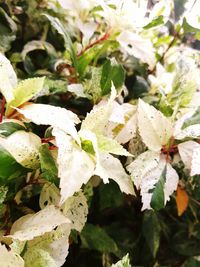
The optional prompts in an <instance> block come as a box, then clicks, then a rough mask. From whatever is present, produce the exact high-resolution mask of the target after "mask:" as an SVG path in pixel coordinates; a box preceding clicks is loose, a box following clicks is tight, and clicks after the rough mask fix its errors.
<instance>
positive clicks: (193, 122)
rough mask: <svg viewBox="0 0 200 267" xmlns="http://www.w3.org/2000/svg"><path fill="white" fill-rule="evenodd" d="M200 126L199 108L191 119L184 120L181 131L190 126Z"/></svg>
mask: <svg viewBox="0 0 200 267" xmlns="http://www.w3.org/2000/svg"><path fill="white" fill-rule="evenodd" d="M196 124H200V107H198V108H197V109H196V110H195V111H194V112H193V115H192V116H191V117H189V118H188V119H186V120H185V121H184V123H183V125H182V127H181V128H182V129H185V128H187V127H189V126H191V125H196Z"/></svg>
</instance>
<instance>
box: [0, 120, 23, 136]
mask: <svg viewBox="0 0 200 267" xmlns="http://www.w3.org/2000/svg"><path fill="white" fill-rule="evenodd" d="M23 130H24V131H25V130H26V128H25V125H24V124H23V123H22V122H21V121H18V120H4V121H3V122H2V123H0V136H4V137H8V136H9V135H11V134H13V133H14V132H17V131H23Z"/></svg>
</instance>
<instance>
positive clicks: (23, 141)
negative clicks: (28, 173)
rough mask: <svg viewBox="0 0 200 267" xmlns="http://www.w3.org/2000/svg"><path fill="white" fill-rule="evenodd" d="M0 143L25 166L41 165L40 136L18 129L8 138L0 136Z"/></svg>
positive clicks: (32, 167) (35, 167) (35, 166)
mask: <svg viewBox="0 0 200 267" xmlns="http://www.w3.org/2000/svg"><path fill="white" fill-rule="evenodd" d="M0 144H1V145H2V146H3V147H4V148H5V149H6V150H7V151H8V152H9V153H10V154H11V155H12V156H13V158H15V160H16V161H17V162H18V163H19V164H21V165H22V166H23V167H25V168H31V169H37V168H38V167H39V147H40V146H41V140H40V138H39V137H38V136H37V135H35V134H33V133H28V132H25V131H17V132H14V133H13V134H11V135H9V136H8V137H7V138H0Z"/></svg>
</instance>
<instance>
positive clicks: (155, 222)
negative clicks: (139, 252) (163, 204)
mask: <svg viewBox="0 0 200 267" xmlns="http://www.w3.org/2000/svg"><path fill="white" fill-rule="evenodd" d="M160 232H161V227H160V222H159V218H158V216H157V214H156V213H155V212H154V211H145V213H144V217H143V223H142V233H143V236H144V237H145V240H146V242H147V244H148V246H149V249H150V250H151V252H152V255H153V257H154V258H155V257H156V254H157V251H158V248H159V245H160Z"/></svg>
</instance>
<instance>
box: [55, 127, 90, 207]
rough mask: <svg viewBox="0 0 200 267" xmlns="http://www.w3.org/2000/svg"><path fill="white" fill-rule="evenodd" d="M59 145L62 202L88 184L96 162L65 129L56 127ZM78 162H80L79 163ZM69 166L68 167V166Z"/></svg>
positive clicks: (58, 161)
mask: <svg viewBox="0 0 200 267" xmlns="http://www.w3.org/2000/svg"><path fill="white" fill-rule="evenodd" d="M53 135H54V136H55V137H56V144H57V146H58V158H57V163H58V176H59V177H60V188H61V200H60V204H63V203H64V201H65V200H66V199H67V198H68V197H71V196H73V194H74V193H75V192H78V191H79V190H80V188H81V186H82V185H83V184H86V183H87V182H88V181H89V179H90V178H91V176H92V175H93V172H94V167H95V166H94V162H93V160H92V159H91V158H90V157H89V155H88V154H87V153H86V152H85V151H84V150H82V149H81V148H80V147H79V146H78V145H76V144H75V143H74V142H73V139H72V138H71V137H70V136H68V135H66V134H65V133H64V132H63V131H61V130H58V129H54V130H53ZM77 162H78V163H79V164H78V165H77ZM66 166H67V168H66Z"/></svg>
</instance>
